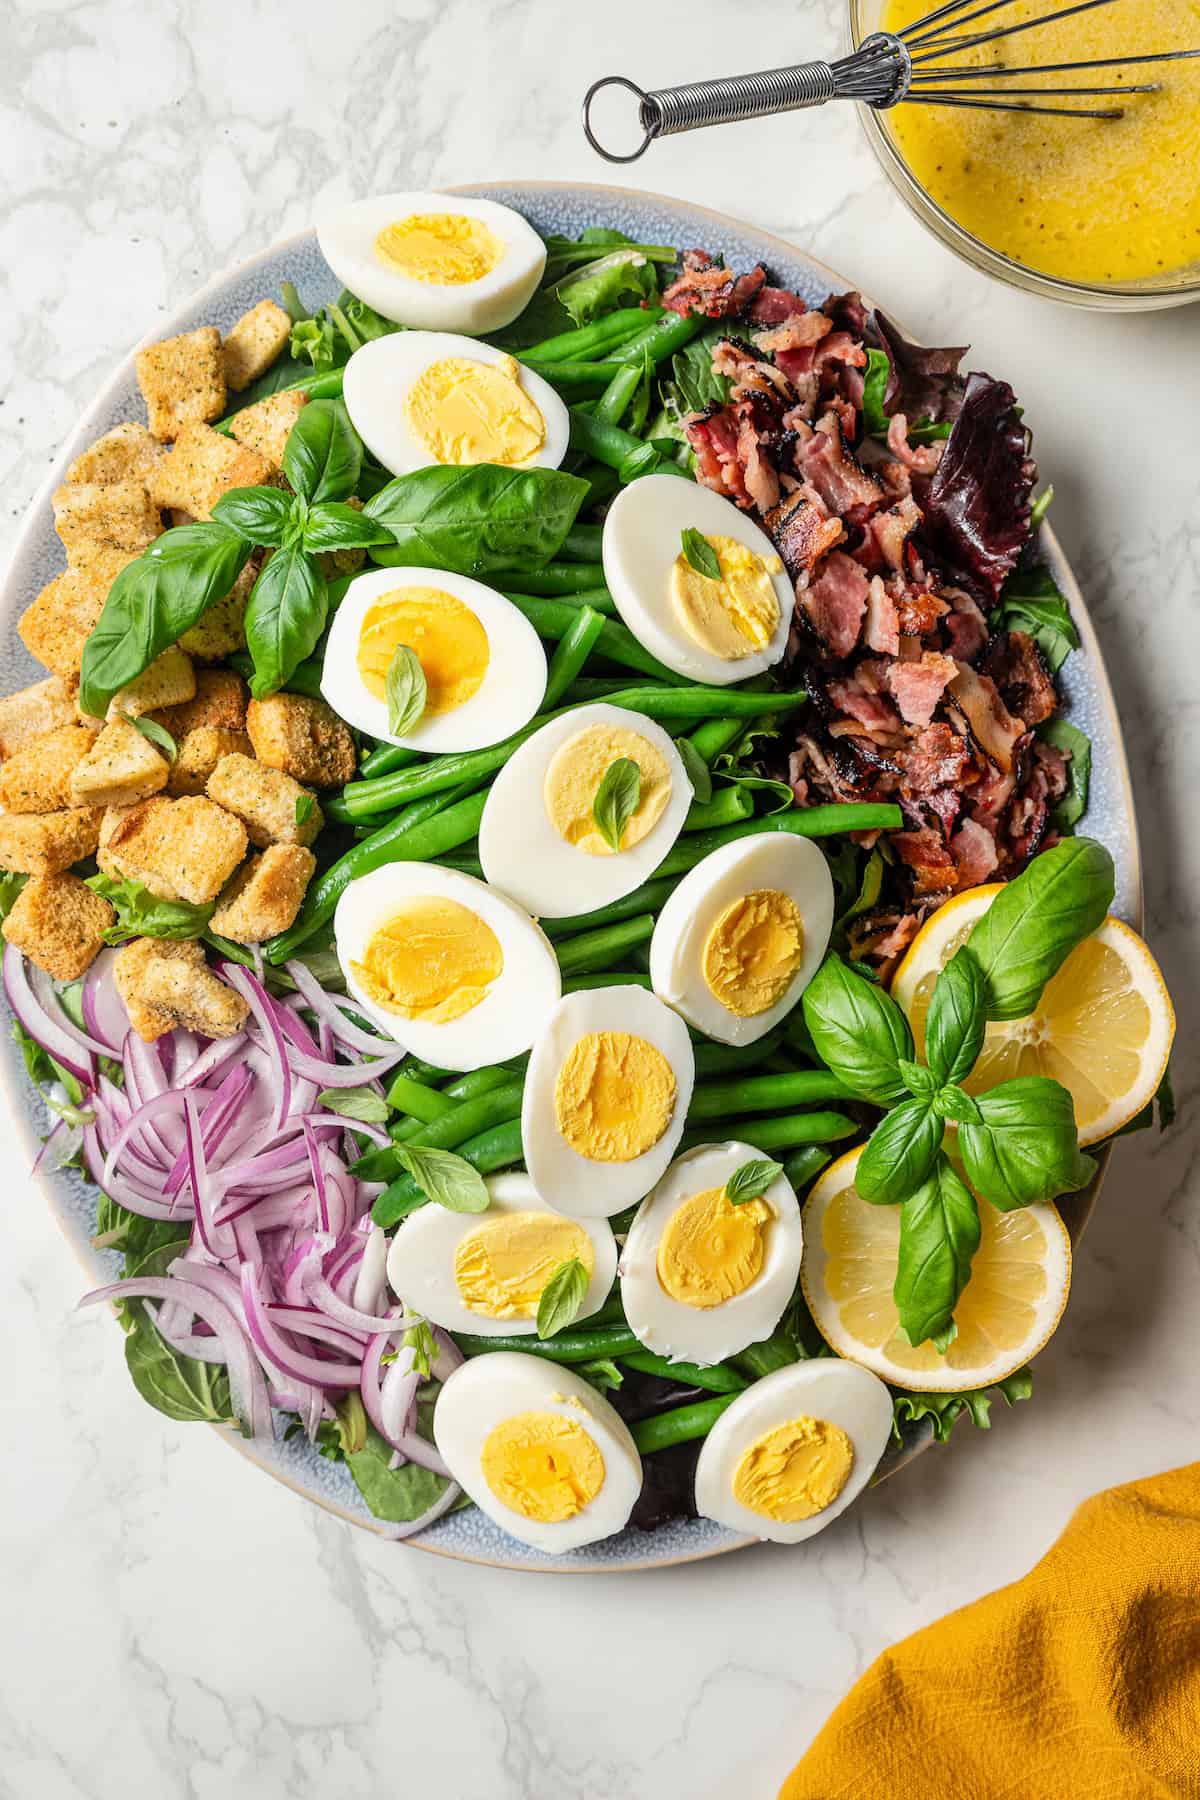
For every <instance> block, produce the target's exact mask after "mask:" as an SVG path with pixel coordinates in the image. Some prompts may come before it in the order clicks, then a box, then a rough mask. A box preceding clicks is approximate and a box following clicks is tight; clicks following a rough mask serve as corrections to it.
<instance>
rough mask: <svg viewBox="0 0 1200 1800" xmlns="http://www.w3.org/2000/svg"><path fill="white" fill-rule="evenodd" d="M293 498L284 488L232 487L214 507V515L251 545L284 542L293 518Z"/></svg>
mask: <svg viewBox="0 0 1200 1800" xmlns="http://www.w3.org/2000/svg"><path fill="white" fill-rule="evenodd" d="M293 504H294V502H293V498H292V495H291V494H285V493H284V492H283V490H282V488H273V487H245V488H230V489H228V491H227V492H226V493H224V494H222V495H221V498H220V499H219V500H218V501H217V503H216V505H215V506H214V507H213V509H212V511H213V518H214V519H217V520H218V521H219V522H220V523H221V524H222V525H227V526H228V527H229V529H230V531H236V532H237V534H238V536H239V537H240V538H245V540H246V542H247V543H248V544H282V542H283V539H284V534H285V532H286V531H287V528H288V524H289V522H290V520H291V517H292V506H293Z"/></svg>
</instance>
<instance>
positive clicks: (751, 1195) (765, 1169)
mask: <svg viewBox="0 0 1200 1800" xmlns="http://www.w3.org/2000/svg"><path fill="white" fill-rule="evenodd" d="M782 1174H783V1164H782V1163H777V1162H772V1161H771V1159H770V1157H767V1156H763V1157H755V1158H753V1160H752V1161H750V1162H744V1163H743V1164H742V1166H741V1168H740V1169H735V1170H734V1172H733V1174H732V1175H731V1176H730V1177H729V1180H728V1181H727V1182H726V1183H725V1198H726V1199H727V1200H728V1202H729V1204H730V1205H731V1206H742V1205H744V1204H745V1202H746V1201H747V1200H757V1199H758V1197H759V1195H760V1194H765V1193H766V1191H767V1189H768V1188H769V1187H770V1185H771V1183H772V1182H773V1181H775V1180H777V1179H778V1177H779V1176H780V1175H782Z"/></svg>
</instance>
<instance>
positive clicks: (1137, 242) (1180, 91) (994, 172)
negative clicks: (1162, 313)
mask: <svg viewBox="0 0 1200 1800" xmlns="http://www.w3.org/2000/svg"><path fill="white" fill-rule="evenodd" d="M1061 3H1062V0H1015V4H1012V5H1009V6H1006V7H1005V10H1004V16H1003V23H1004V24H1006V25H1009V24H1012V25H1015V24H1017V23H1019V22H1020V21H1023V20H1026V19H1035V18H1039V17H1042V16H1044V15H1045V14H1046V13H1048V12H1051V11H1053V10H1054V9H1055V7H1056V6H1058V5H1060V4H1061ZM928 11H929V3H928V0H886V4H885V6H884V8H883V12H882V16H881V18H880V24H881V26H882V27H883V28H884V29H885V30H888V31H901V30H903V28H904V27H905V26H906V25H910V24H912V22H913V21H914V20H916V19H919V18H921V17H923V16H924V14H925V13H927V12H928ZM976 29H978V30H980V31H984V30H986V29H987V21H981V22H980V23H979V25H978V27H976ZM1197 44H1200V0H1119V4H1117V5H1115V6H1103V7H1097V8H1096V9H1095V10H1094V11H1093V12H1090V13H1089V12H1084V13H1076V14H1075V16H1074V17H1073V18H1070V19H1062V20H1060V21H1058V22H1057V23H1055V24H1053V25H1045V26H1041V27H1039V28H1037V29H1036V30H1033V31H1026V32H1019V33H1018V34H1017V35H1016V36H1015V37H1011V38H1001V39H998V40H997V41H996V42H995V43H991V44H981V45H978V46H977V47H976V48H975V49H974V50H970V51H966V52H964V53H962V54H961V55H955V56H953V57H952V58H948V59H945V66H947V67H949V66H955V67H959V66H961V67H964V68H965V67H969V66H972V65H977V66H983V67H996V68H1000V67H1007V68H1025V67H1028V66H1030V65H1031V64H1033V63H1056V62H1077V61H1080V60H1083V59H1085V58H1088V57H1108V56H1112V57H1120V56H1136V55H1138V54H1139V53H1145V52H1147V51H1151V50H1178V49H1191V48H1192V47H1194V46H1195V45H1197ZM937 66H939V67H940V66H942V61H941V60H939V63H938V65H937ZM1110 81H1111V82H1113V83H1114V84H1115V83H1117V82H1120V83H1123V84H1128V85H1130V86H1132V85H1136V84H1138V83H1141V82H1149V81H1154V82H1160V83H1161V84H1162V92H1161V93H1158V94H1133V95H1130V97H1129V98H1128V99H1127V100H1124V101H1122V99H1121V97H1120V96H1119V95H1114V96H1096V97H1094V98H1090V99H1086V100H1078V101H1074V100H1071V99H1059V98H1055V99H1050V100H1048V101H1047V104H1048V105H1050V106H1075V105H1078V106H1109V105H1118V106H1122V105H1123V106H1124V109H1125V116H1124V118H1121V119H1086V120H1079V119H1056V118H1045V117H1038V116H1036V115H1030V116H1029V117H1022V115H1021V114H1020V113H1011V112H986V111H982V110H980V109H977V108H964V107H952V106H898V107H897V108H896V109H895V111H894V112H891V113H889V114H888V115H887V119H888V126H889V129H890V130H891V132H892V134H893V137H894V139H895V143H896V147H897V149H898V150H899V151H900V154H901V155H902V156H903V158H904V160H905V162H906V163H907V164H908V166H909V168H910V169H911V170H912V173H913V175H914V176H915V177H916V179H917V181H918V182H919V183H920V184H921V186H922V187H923V188H924V189H925V191H926V193H927V194H928V195H929V196H930V198H931V199H932V200H934V201H936V203H937V204H938V205H939V206H940V207H941V208H942V210H943V211H944V212H947V213H949V215H950V217H951V218H952V219H954V220H956V221H957V223H958V224H959V225H961V226H963V227H964V228H965V229H966V230H967V231H970V232H972V233H973V234H974V235H975V236H976V237H978V238H980V239H982V241H983V242H984V243H985V244H988V245H990V246H991V248H992V249H993V250H999V251H1001V252H1002V253H1003V254H1004V255H1005V256H1009V257H1011V258H1012V259H1013V261H1014V262H1018V263H1024V264H1025V265H1026V266H1027V267H1029V268H1031V269H1039V270H1041V271H1042V272H1043V273H1045V274H1047V275H1059V276H1064V277H1065V278H1066V279H1067V280H1069V281H1080V282H1095V283H1104V282H1110V281H1111V282H1114V283H1118V284H1121V283H1125V282H1129V281H1135V280H1141V279H1143V278H1145V277H1148V276H1151V277H1152V276H1156V275H1165V274H1167V273H1169V272H1170V271H1171V270H1174V269H1181V268H1186V267H1187V266H1188V265H1189V264H1191V263H1193V262H1197V261H1200V179H1198V178H1197V177H1198V172H1200V61H1197V62H1177V63H1158V64H1155V63H1149V64H1142V65H1140V66H1139V65H1137V64H1132V65H1130V66H1128V67H1126V68H1124V69H1119V68H1113V69H1096V70H1089V71H1087V72H1082V73H1076V74H1065V75H1061V76H1053V75H1044V76H1034V75H1029V76H1019V77H1017V78H1016V79H1015V80H1014V82H1013V84H1012V85H1014V86H1021V87H1036V86H1044V87H1054V86H1066V85H1070V84H1083V85H1092V84H1093V83H1094V84H1096V85H1107V84H1108V83H1109V82H1110ZM989 85H991V84H990V83H988V82H986V81H985V82H981V83H980V86H981V87H985V86H989ZM996 85H997V86H1003V85H1004V82H999V83H997V84H996ZM1030 104H1034V105H1036V104H1037V102H1036V101H1031V102H1030Z"/></svg>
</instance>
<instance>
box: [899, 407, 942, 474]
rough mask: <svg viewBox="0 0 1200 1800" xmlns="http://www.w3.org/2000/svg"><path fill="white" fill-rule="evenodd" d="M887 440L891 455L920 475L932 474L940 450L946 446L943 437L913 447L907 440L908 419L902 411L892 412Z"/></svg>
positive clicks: (940, 455)
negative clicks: (930, 442)
mask: <svg viewBox="0 0 1200 1800" xmlns="http://www.w3.org/2000/svg"><path fill="white" fill-rule="evenodd" d="M887 441H888V449H889V450H890V451H891V453H892V455H893V456H896V457H898V458H899V459H900V461H901V462H902V463H904V464H905V466H906V467H907V468H910V469H916V471H917V473H918V474H920V475H932V474H933V472H934V470H935V469H936V468H937V466H938V464H939V463H940V462H941V460H942V451H943V450H944V449H945V448H946V440H945V438H936V439H935V440H934V442H933V443H932V444H919V445H918V446H917V447H916V448H915V449H914V448H913V446H912V445H911V444H910V443H909V441H908V420H907V419H906V418H905V416H904V414H903V413H893V414H892V418H891V422H890V424H889V425H888V434H887Z"/></svg>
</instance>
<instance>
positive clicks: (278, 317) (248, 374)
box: [225, 300, 292, 394]
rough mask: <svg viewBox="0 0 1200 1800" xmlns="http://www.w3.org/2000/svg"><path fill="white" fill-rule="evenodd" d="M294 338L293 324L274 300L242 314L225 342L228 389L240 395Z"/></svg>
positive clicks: (259, 304) (260, 302)
mask: <svg viewBox="0 0 1200 1800" xmlns="http://www.w3.org/2000/svg"><path fill="white" fill-rule="evenodd" d="M291 335H292V321H291V320H290V319H289V318H288V315H287V314H286V313H285V312H284V310H283V308H282V306H276V304H275V302H274V300H260V301H259V303H258V305H257V306H252V307H251V308H250V311H249V312H248V313H243V314H242V316H241V318H240V319H239V320H238V322H237V324H236V325H234V326H233V327H232V329H231V330H230V332H229V334H228V336H227V337H226V339H225V385H226V387H230V388H232V389H233V391H234V393H235V394H240V393H241V391H242V389H243V388H247V387H249V386H250V383H251V382H252V381H257V380H258V378H259V376H260V375H265V374H266V372H267V370H268V369H269V368H270V366H271V364H272V363H273V362H274V361H275V358H276V357H277V356H278V355H279V353H280V351H281V350H282V349H283V348H284V345H285V344H286V343H287V341H288V339H289V338H290V337H291Z"/></svg>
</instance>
